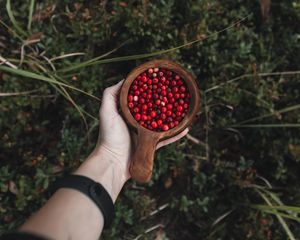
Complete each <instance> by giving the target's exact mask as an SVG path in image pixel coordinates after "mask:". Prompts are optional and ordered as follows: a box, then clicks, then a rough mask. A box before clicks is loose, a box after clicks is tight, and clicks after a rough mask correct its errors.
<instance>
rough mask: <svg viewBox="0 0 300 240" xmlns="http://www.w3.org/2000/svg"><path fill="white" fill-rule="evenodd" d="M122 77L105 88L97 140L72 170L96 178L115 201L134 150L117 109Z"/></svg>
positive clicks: (133, 139) (160, 144)
mask: <svg viewBox="0 0 300 240" xmlns="http://www.w3.org/2000/svg"><path fill="white" fill-rule="evenodd" d="M122 83H123V81H120V82H119V83H118V84H116V85H114V86H112V87H109V88H106V89H105V91H104V94H103V100H102V104H101V107H100V111H99V114H100V128H99V137H98V143H97V145H96V147H95V149H94V151H93V152H92V153H91V155H90V156H89V157H88V159H87V160H86V161H84V163H83V164H82V165H81V166H80V167H79V169H77V171H76V172H75V174H79V175H84V176H87V177H90V178H92V179H94V180H95V181H97V182H100V183H101V184H102V185H103V186H104V187H105V189H106V190H107V191H108V192H109V193H110V195H111V197H112V199H113V200H114V201H115V200H116V198H117V196H118V194H119V192H120V191H121V189H122V187H123V185H124V183H125V182H126V181H127V180H128V179H129V178H130V173H129V164H130V160H131V155H132V153H133V152H134V150H135V142H136V134H135V133H133V132H130V131H129V129H128V127H127V125H126V123H125V122H124V120H123V118H122V117H121V115H120V114H119V112H118V107H117V105H118V104H117V102H118V93H119V91H120V88H121V85H122ZM187 133H188V129H185V130H184V131H183V132H181V133H180V134H178V135H177V136H175V137H173V138H170V139H167V140H165V141H162V142H160V143H159V144H158V145H157V149H158V148H160V147H162V146H165V145H168V144H170V143H172V142H175V141H177V140H179V139H180V138H182V137H184V136H185V135H186V134H187Z"/></svg>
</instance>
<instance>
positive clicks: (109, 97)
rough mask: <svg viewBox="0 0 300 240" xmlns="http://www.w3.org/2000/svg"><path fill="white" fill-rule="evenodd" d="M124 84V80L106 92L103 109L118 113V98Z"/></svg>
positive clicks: (104, 93)
mask: <svg viewBox="0 0 300 240" xmlns="http://www.w3.org/2000/svg"><path fill="white" fill-rule="evenodd" d="M123 82H124V80H122V81H120V82H118V83H117V84H115V85H113V86H111V87H108V88H106V89H105V90H104V92H103V98H102V104H101V108H104V109H106V110H108V111H117V96H118V93H119V91H120V89H121V86H122V84H123Z"/></svg>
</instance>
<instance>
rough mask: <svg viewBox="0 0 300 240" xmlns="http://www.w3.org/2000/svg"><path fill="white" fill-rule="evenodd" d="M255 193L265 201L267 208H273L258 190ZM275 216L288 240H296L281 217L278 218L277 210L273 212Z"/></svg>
mask: <svg viewBox="0 0 300 240" xmlns="http://www.w3.org/2000/svg"><path fill="white" fill-rule="evenodd" d="M255 190H256V192H257V193H258V194H259V195H260V196H261V197H262V198H263V199H264V200H265V202H266V203H267V204H268V205H269V206H273V204H272V203H271V201H270V200H269V199H268V197H267V196H266V195H265V194H264V193H263V192H262V191H261V190H259V189H255ZM274 214H275V216H276V217H277V219H278V221H279V222H280V224H281V226H282V227H283V229H284V230H285V232H286V234H287V235H288V237H289V239H290V240H296V238H295V236H294V234H293V233H292V232H291V230H290V228H289V226H288V225H287V223H286V221H285V220H284V219H283V218H282V216H280V215H279V214H278V213H277V210H275V212H274Z"/></svg>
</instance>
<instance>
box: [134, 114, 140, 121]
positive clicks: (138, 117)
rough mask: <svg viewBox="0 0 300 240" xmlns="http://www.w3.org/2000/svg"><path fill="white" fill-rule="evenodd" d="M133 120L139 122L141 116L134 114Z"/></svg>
mask: <svg viewBox="0 0 300 240" xmlns="http://www.w3.org/2000/svg"><path fill="white" fill-rule="evenodd" d="M134 119H135V120H137V121H139V120H140V119H141V114H139V113H136V114H135V115H134Z"/></svg>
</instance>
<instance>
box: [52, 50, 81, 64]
mask: <svg viewBox="0 0 300 240" xmlns="http://www.w3.org/2000/svg"><path fill="white" fill-rule="evenodd" d="M82 55H85V53H83V52H76V53H68V54H63V55H60V56H57V57H53V58H50V59H49V61H50V62H53V61H56V60H59V59H63V58H68V57H74V56H82Z"/></svg>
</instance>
